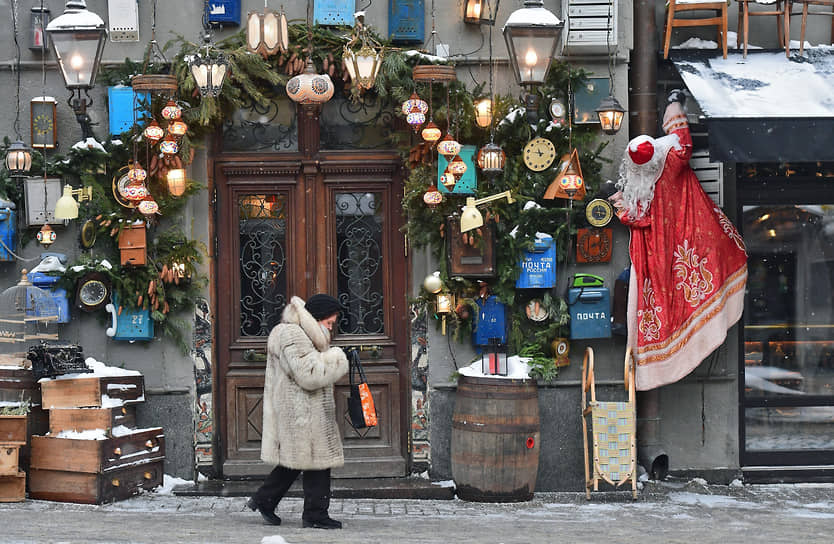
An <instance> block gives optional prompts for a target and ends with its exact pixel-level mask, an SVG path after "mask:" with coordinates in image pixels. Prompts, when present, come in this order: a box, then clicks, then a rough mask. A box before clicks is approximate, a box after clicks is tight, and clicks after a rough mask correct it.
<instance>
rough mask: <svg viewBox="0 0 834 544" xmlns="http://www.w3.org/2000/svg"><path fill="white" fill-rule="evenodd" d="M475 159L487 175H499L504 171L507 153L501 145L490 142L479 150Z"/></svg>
mask: <svg viewBox="0 0 834 544" xmlns="http://www.w3.org/2000/svg"><path fill="white" fill-rule="evenodd" d="M475 161H476V162H477V163H478V168H480V169H481V172H483V174H484V175H485V176H490V177H491V176H497V175H498V174H500V173H501V172H503V171H504V163H505V162H506V161H507V154H506V153H504V150H503V149H501V146H499V145H497V144H495V143H493V142H490V143H488V144H486V145H485V146H484V147H482V148H481V149H479V150H478V155H477V156H476V157H475Z"/></svg>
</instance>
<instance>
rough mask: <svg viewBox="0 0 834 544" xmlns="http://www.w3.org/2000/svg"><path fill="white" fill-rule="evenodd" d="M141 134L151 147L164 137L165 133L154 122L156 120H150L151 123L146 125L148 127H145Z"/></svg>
mask: <svg viewBox="0 0 834 544" xmlns="http://www.w3.org/2000/svg"><path fill="white" fill-rule="evenodd" d="M142 134H144V135H145V138H147V139H148V141H149V142H151V145H156V142H158V141H159V140H161V139H162V138H164V137H165V131H164V130H163V129H162V127H161V126H159V123H157V122H156V119H151V122H150V123H148V126H146V127H145V130H144V131H142Z"/></svg>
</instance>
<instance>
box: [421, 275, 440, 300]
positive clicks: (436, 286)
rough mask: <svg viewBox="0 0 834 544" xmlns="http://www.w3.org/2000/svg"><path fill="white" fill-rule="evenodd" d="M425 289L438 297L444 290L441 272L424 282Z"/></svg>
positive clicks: (430, 276)
mask: <svg viewBox="0 0 834 544" xmlns="http://www.w3.org/2000/svg"><path fill="white" fill-rule="evenodd" d="M423 289H425V290H426V291H428V292H429V293H431V294H433V295H436V294H437V293H439V292H440V291H441V290H443V280H442V279H440V271H437V272H432V273H431V274H429V275H428V276H426V278H425V279H424V280H423Z"/></svg>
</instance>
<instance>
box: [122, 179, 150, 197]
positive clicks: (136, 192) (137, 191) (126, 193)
mask: <svg viewBox="0 0 834 544" xmlns="http://www.w3.org/2000/svg"><path fill="white" fill-rule="evenodd" d="M119 194H120V195H121V196H122V198H124V199H126V200H129V201H131V202H138V201H140V200H142V199H144V198H145V197H147V196H148V194H150V193H149V192H148V188H147V187H146V186H145V184H144V183H142V182H138V181H136V182H134V181H128V183H127V184H126V185H125V186H124V187H121V186H120V187H119Z"/></svg>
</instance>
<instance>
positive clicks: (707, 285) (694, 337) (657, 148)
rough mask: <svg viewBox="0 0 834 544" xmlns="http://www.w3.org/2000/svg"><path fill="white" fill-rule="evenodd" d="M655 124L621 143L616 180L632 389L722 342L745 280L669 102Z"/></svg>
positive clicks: (673, 374)
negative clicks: (625, 229)
mask: <svg viewBox="0 0 834 544" xmlns="http://www.w3.org/2000/svg"><path fill="white" fill-rule="evenodd" d="M664 130H665V131H666V132H667V133H668V134H669V135H668V136H665V137H663V138H658V139H656V140H655V139H652V138H648V137H640V139H639V140H638V139H635V140H633V141H632V142H631V143H629V149H627V150H626V153H625V156H624V159H623V167H622V168H621V178H620V182H619V184H618V186H619V187H620V188H621V189H622V193H623V195H625V196H626V197H627V198H625V199H624V200H619V202H618V204H619V209H618V215H619V216H620V220H621V221H622V222H623V223H624V224H626V225H628V226H629V228H630V231H631V242H630V245H629V254H630V256H631V277H630V282H629V295H628V343H629V345H630V346H631V347H632V351H633V353H634V357H635V361H636V363H637V370H636V386H637V389H639V390H648V389H654V388H656V387H660V386H662V385H665V384H669V383H672V382H675V381H678V380H680V379H681V378H683V377H684V376H686V375H687V374H689V373H690V372H691V371H692V370H693V369H694V368H695V367H697V366H698V365H699V364H700V363H701V361H702V360H703V359H704V358H706V357H707V355H709V354H710V353H711V352H712V351H713V350H715V349H716V348H717V347H718V346H720V345H721V344H722V343H723V342H724V339H725V338H726V336H727V329H729V328H730V327H731V326H732V325H733V324H734V323H735V322H736V321H738V319H739V318H740V317H741V313H742V310H743V308H744V287H745V283H746V281H747V254H746V251H745V247H744V242H743V240H742V239H741V236H740V235H739V233H738V231H737V230H736V228H735V227H734V226H733V224H732V223H731V222H730V221H729V219H727V216H726V215H724V213H723V212H722V211H721V209H720V208H718V206H717V205H716V204H715V203H714V202H713V201H712V199H710V197H709V196H707V195H706V193H704V191H703V189H702V188H701V185H700V183H699V182H698V179H697V178H696V177H695V173H694V172H693V171H692V168H690V166H689V159H690V157H691V156H692V138H691V136H690V134H689V126H688V124H687V123H686V117H685V115H683V111H682V110H681V108H680V105H679V104H678V103H676V102H673V103H672V104H670V108H667V115H666V116H665V118H664ZM646 142H648V143H646ZM647 153H648V155H647ZM641 155H642V156H641ZM630 183H631V184H632V186H631V187H630V186H629V184H630ZM638 185H641V186H642V187H641V188H638V189H636V190H635V187H636V186H638Z"/></svg>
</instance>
